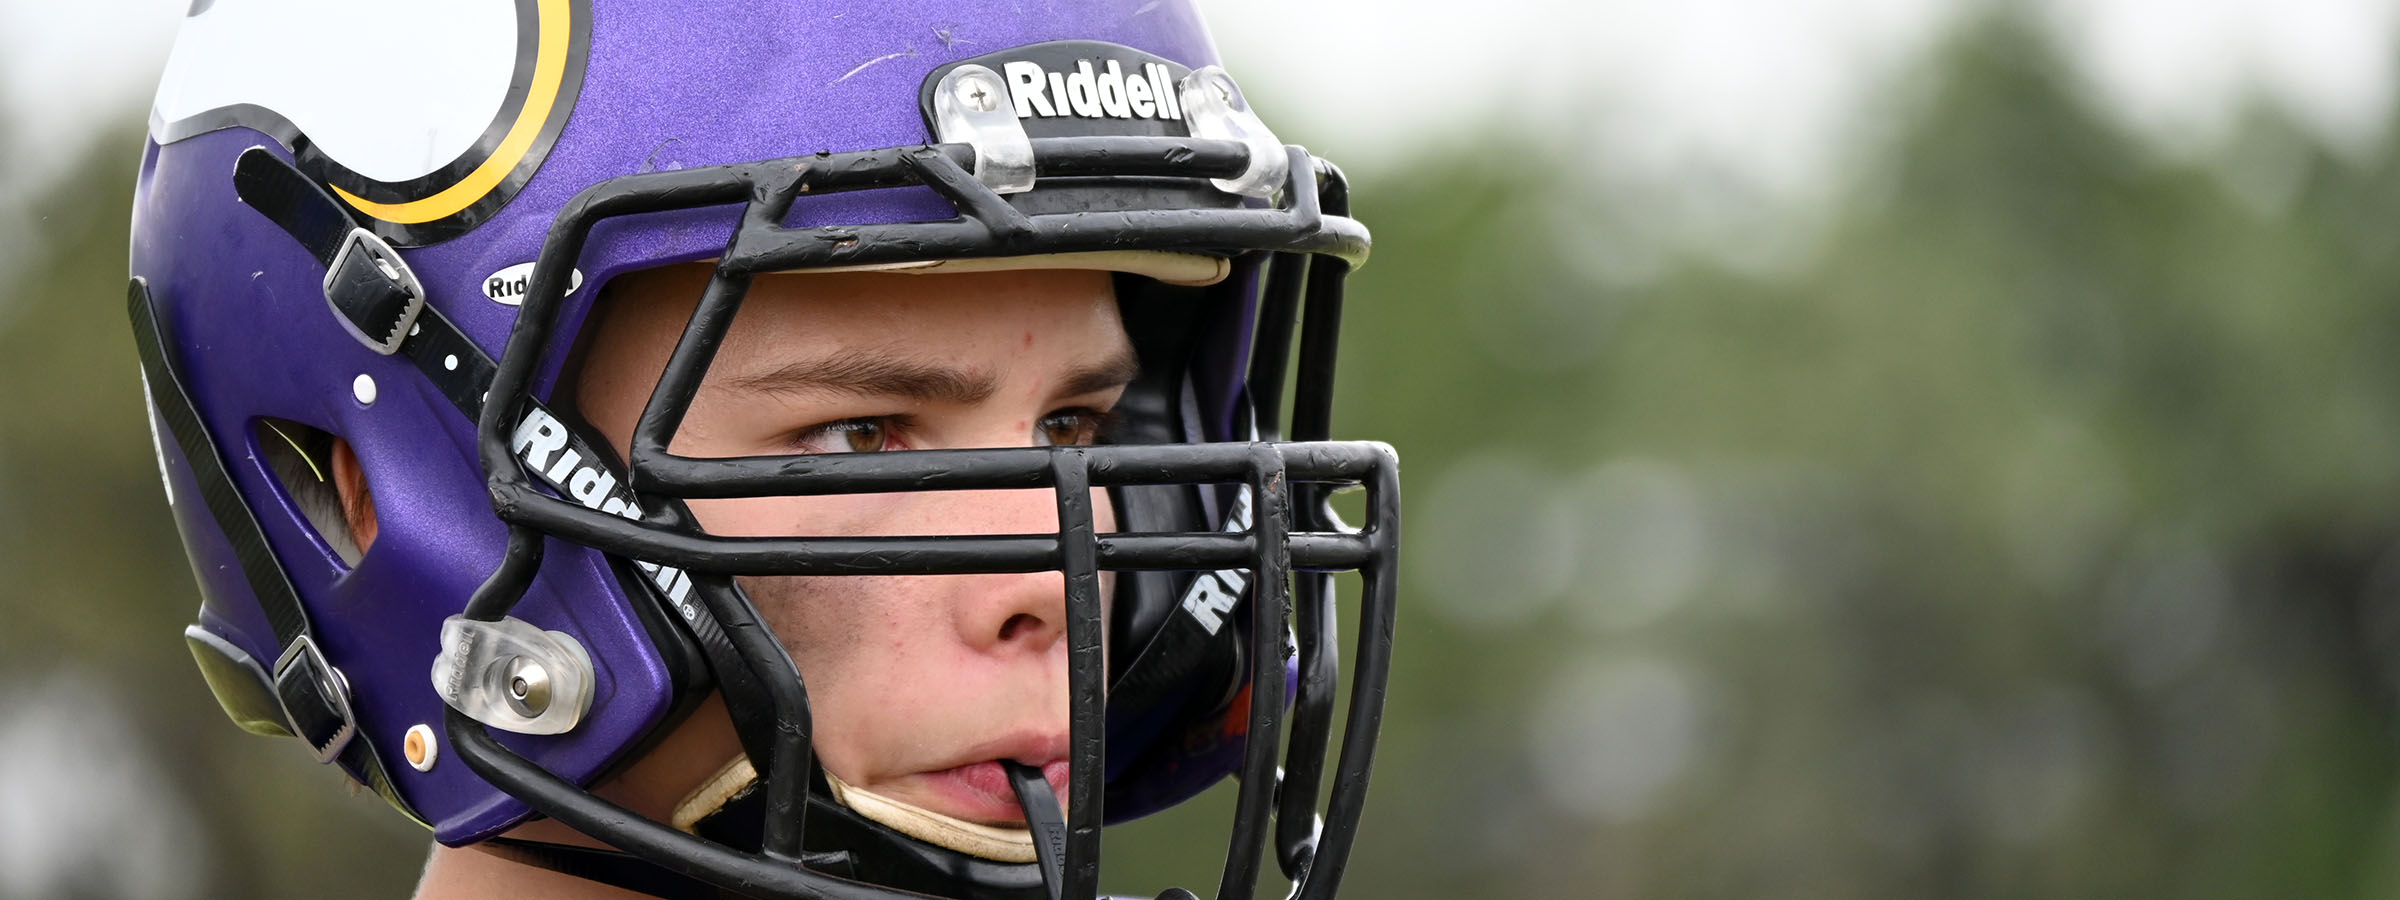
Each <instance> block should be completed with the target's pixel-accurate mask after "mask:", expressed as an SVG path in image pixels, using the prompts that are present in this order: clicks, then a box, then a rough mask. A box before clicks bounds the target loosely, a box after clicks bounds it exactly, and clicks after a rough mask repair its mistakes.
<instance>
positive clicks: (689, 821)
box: [670, 756, 1037, 863]
mask: <svg viewBox="0 0 2400 900" xmlns="http://www.w3.org/2000/svg"><path fill="white" fill-rule="evenodd" d="M757 780H758V771H757V770H756V769H753V768H751V766H750V758H749V757H747V756H735V757H734V758H733V760H732V761H731V762H728V763H726V764H725V767H724V768H721V769H718V770H717V774H716V775H714V776H711V777H710V778H709V779H708V780H707V781H705V782H702V783H701V784H700V786H699V787H698V788H695V789H693V790H692V792H691V793H690V794H688V795H685V796H684V798H683V802H681V803H677V804H675V812H674V815H673V816H672V817H671V819H670V821H671V822H672V823H673V824H674V826H675V827H676V828H677V829H678V830H681V831H685V832H690V831H692V830H693V829H694V828H696V827H698V825H699V824H700V820H702V819H705V818H708V817H709V816H710V815H711V814H714V813H715V812H716V811H717V810H719V809H723V808H724V807H725V804H727V803H729V802H732V800H733V798H734V797H735V796H738V795H740V794H741V792H742V791H744V790H746V789H748V788H749V787H750V785H751V783H752V782H755V781H757ZM825 783H826V784H827V785H829V786H831V787H832V788H833V800H834V802H836V803H839V804H841V805H843V806H847V807H850V809H851V810H852V811H854V812H856V813H858V814H859V815H862V816H865V817H867V818H868V819H869V820H872V821H874V822H875V823H876V824H879V825H882V826H883V827H885V828H889V829H891V830H893V831H897V832H900V833H901V834H905V835H908V836H909V837H912V838H916V839H917V840H920V841H924V842H925V843H928V844H932V845H934V846H936V847H942V848H946V849H950V850H956V851H958V852H960V853H964V854H967V855H969V856H979V857H982V858H984V859H988V860H993V861H995V862H1005V863H1029V862H1033V861H1034V860H1035V859H1036V858H1037V857H1036V856H1035V855H1034V851H1033V832H1030V831H1027V830H1025V829H1022V828H1002V827H1000V826H997V825H985V824H982V823H980V822H969V821H967V820H965V819H960V818H955V817H952V816H946V815H943V814H941V813H938V812H934V811H933V810H930V809H924V808H922V807H916V806H910V805H908V804H906V803H902V802H900V801H898V800H894V799H892V798H890V797H886V796H883V795H881V794H876V793H872V792H869V791H865V790H861V789H859V788H855V787H851V786H850V784H849V783H848V782H845V781H843V780H842V779H841V778H839V777H837V776H835V775H834V774H833V773H832V772H826V773H825Z"/></svg>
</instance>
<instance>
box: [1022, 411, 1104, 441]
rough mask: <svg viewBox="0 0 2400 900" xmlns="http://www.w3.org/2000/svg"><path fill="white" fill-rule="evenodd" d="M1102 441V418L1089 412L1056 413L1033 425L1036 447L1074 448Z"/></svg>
mask: <svg viewBox="0 0 2400 900" xmlns="http://www.w3.org/2000/svg"><path fill="white" fill-rule="evenodd" d="M1099 439H1100V416H1099V414H1097V413H1093V412H1090V411H1087V410H1074V411H1069V412H1055V413H1051V414H1049V415H1047V416H1043V417H1042V420H1041V421H1039V422H1035V423H1034V425H1033V440H1034V445H1035V446H1039V447H1073V446H1077V445H1081V444H1090V443H1093V442H1095V441H1098V440H1099Z"/></svg>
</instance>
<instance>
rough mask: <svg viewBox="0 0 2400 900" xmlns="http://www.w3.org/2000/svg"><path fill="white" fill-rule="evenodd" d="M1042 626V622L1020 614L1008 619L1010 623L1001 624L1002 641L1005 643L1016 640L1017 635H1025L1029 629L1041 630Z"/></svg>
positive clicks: (1025, 614) (1028, 615)
mask: <svg viewBox="0 0 2400 900" xmlns="http://www.w3.org/2000/svg"><path fill="white" fill-rule="evenodd" d="M1041 625H1042V620H1040V619H1037V618H1034V617H1033V616H1032V615H1030V614H1027V613H1018V614H1016V615H1013V616H1010V617H1008V621H1006V622H1002V623H1000V640H1001V641H1003V642H1006V641H1012V640H1015V639H1016V637H1017V635H1020V634H1024V633H1025V631H1026V630H1027V629H1031V628H1039V627H1041Z"/></svg>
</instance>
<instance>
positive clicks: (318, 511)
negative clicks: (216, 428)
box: [254, 417, 369, 566]
mask: <svg viewBox="0 0 2400 900" xmlns="http://www.w3.org/2000/svg"><path fill="white" fill-rule="evenodd" d="M257 422H258V433H257V435H256V440H255V441H254V444H255V445H256V446H257V447H258V448H259V452H260V453H261V454H263V455H264V456H265V457H266V461H267V467H268V469H269V470H271V471H273V472H274V473H275V480H276V481H278V482H280V483H281V484H282V485H283V492H284V495H285V496H287V497H289V498H291V502H292V506H293V507H294V508H296V509H298V510H299V511H300V515H301V516H302V517H303V518H305V519H307V520H308V524H309V527H310V528H312V529H314V530H315V531H316V533H317V539H318V540H319V541H322V542H323V543H324V544H325V546H326V548H327V549H329V550H332V551H333V554H334V555H335V556H337V557H340V558H341V560H342V564H343V565H345V566H356V565H358V559H359V557H360V556H362V555H364V553H363V552H362V551H361V550H360V548H359V546H358V539H357V537H356V536H355V535H354V534H353V532H352V529H351V523H352V522H353V521H356V520H357V518H358V515H359V514H362V513H365V510H364V509H363V508H353V507H363V506H364V504H366V503H367V502H369V501H368V500H367V498H366V497H365V496H363V495H362V496H358V497H345V496H343V494H342V492H341V489H340V488H339V487H338V486H337V485H335V484H334V482H333V442H334V440H335V439H334V436H333V435H332V434H329V433H327V432H325V431H323V430H321V429H317V428H311V427H309V426H307V425H302V424H300V423H298V422H294V421H291V420H289V419H272V418H263V417H262V418H260V419H258V420H257Z"/></svg>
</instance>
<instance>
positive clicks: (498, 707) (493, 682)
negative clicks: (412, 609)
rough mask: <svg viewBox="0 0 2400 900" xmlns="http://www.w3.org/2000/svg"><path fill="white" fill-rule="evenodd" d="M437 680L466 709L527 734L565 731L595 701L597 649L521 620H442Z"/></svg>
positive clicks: (489, 722)
mask: <svg viewBox="0 0 2400 900" xmlns="http://www.w3.org/2000/svg"><path fill="white" fill-rule="evenodd" d="M431 674H432V675H433V687H434V690H435V691H437V692H439V693H440V694H441V695H442V699H443V700H444V701H446V702H448V703H449V704H450V705H451V707H453V708H455V709H457V710H458V711H459V712H463V713H466V714H467V715H468V716H469V717H471V718H473V719H475V720H476V721H478V722H482V723H484V724H486V725H491V726H494V727H498V728H505V729H508V730H510V731H514V732H517V733H519V734H563V733H565V732H567V731H570V730H572V729H574V727H575V726H576V724H577V723H579V722H581V721H582V720H583V716H584V713H586V712H589V711H590V709H591V705H592V694H593V691H594V681H595V674H594V672H593V670H592V661H591V656H590V654H588V653H586V652H585V651H584V649H583V645H582V644H580V643H578V642H577V641H576V640H575V639H574V638H573V637H570V636H568V635H567V634H566V633H564V632H558V631H543V630H542V629H540V628H536V627H534V626H533V625H532V624H531V623H528V622H525V621H523V620H521V619H513V618H501V619H498V620H495V621H489V622H485V621H480V620H475V619H468V618H465V617H463V616H452V617H450V619H449V620H447V621H445V622H443V623H442V652H441V655H439V656H436V657H435V658H434V661H433V671H432V673H431Z"/></svg>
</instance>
